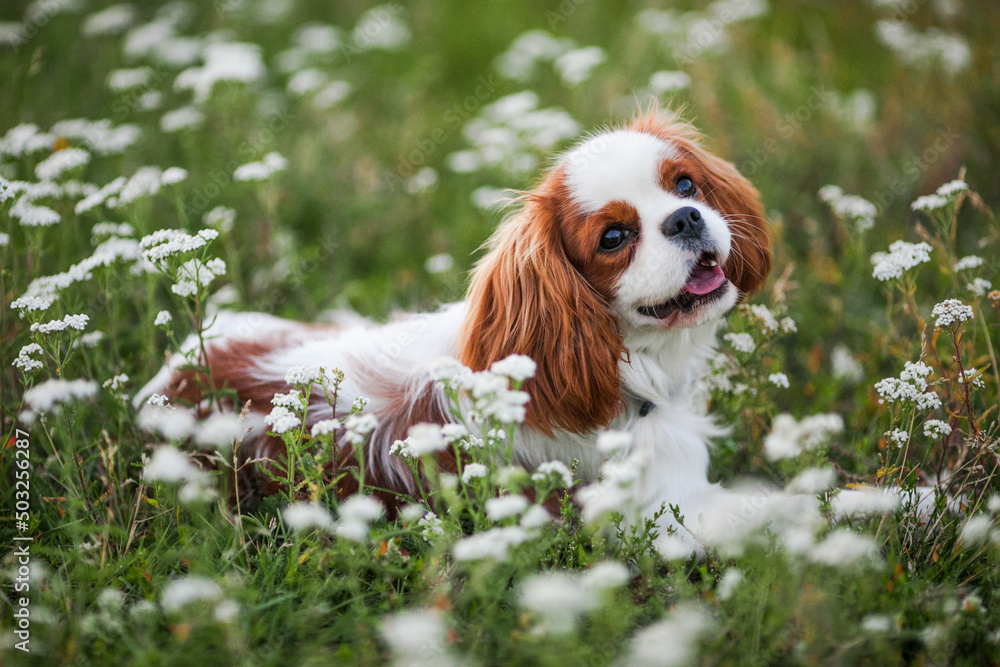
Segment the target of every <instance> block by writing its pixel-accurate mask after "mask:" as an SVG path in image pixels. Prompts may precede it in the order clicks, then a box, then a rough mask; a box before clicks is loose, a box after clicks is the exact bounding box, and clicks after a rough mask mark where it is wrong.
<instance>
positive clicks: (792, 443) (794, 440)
mask: <svg viewBox="0 0 1000 667" xmlns="http://www.w3.org/2000/svg"><path fill="white" fill-rule="evenodd" d="M843 429H844V420H843V419H842V418H841V417H840V415H836V414H820V415H812V416H810V417H806V418H805V419H803V420H802V421H801V422H797V421H796V420H795V418H794V417H792V416H791V415H789V414H784V413H783V414H779V415H777V416H776V417H775V418H774V423H773V425H772V429H771V433H770V434H768V435H767V437H765V438H764V453H765V454H767V457H768V458H769V459H771V460H772V461H774V460H777V459H783V458H791V457H795V456H798V455H799V454H800V453H802V451H803V450H810V449H815V448H816V447H817V446H819V445H820V444H822V443H823V442H824V441H825V440H827V439H828V438H829V437H831V436H832V435H835V434H837V433H840V432H841V431H842V430H843Z"/></svg>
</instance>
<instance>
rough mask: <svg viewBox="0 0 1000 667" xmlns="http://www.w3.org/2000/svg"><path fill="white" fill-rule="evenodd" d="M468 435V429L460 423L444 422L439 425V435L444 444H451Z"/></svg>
mask: <svg viewBox="0 0 1000 667" xmlns="http://www.w3.org/2000/svg"><path fill="white" fill-rule="evenodd" d="M468 436H469V429H467V428H465V426H463V425H462V424H444V425H443V426H441V437H443V438H444V443H445V444H446V445H451V444H453V443H455V442H457V441H459V440H461V439H462V438H467V437H468Z"/></svg>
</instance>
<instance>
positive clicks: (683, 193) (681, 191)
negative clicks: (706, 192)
mask: <svg viewBox="0 0 1000 667" xmlns="http://www.w3.org/2000/svg"><path fill="white" fill-rule="evenodd" d="M674 191H675V192H676V193H677V194H678V196H680V197H684V198H685V199H687V198H689V197H694V196H695V195H696V194H698V188H697V187H695V184H694V181H692V180H691V179H690V178H688V177H687V176H681V177H680V178H678V179H677V182H676V183H674Z"/></svg>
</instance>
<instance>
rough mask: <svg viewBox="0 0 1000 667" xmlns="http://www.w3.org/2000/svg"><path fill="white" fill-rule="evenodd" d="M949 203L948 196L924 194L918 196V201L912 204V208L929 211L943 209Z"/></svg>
mask: <svg viewBox="0 0 1000 667" xmlns="http://www.w3.org/2000/svg"><path fill="white" fill-rule="evenodd" d="M947 205H948V198H947V197H942V196H941V195H937V194H933V195H924V196H923V197H917V199H916V201H914V202H913V203H912V204H910V208H911V209H913V210H914V211H926V212H928V213H930V212H933V211H938V210H940V209H943V208H944V207H946V206H947Z"/></svg>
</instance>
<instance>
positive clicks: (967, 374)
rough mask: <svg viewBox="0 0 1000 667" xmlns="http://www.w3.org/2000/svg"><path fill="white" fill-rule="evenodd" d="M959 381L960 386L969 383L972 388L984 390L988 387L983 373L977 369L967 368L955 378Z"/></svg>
mask: <svg viewBox="0 0 1000 667" xmlns="http://www.w3.org/2000/svg"><path fill="white" fill-rule="evenodd" d="M955 379H956V380H958V382H959V384H965V383H966V382H969V383H970V384H971V386H973V387H977V388H979V389H982V388H983V387H985V386H986V384H985V383H984V382H983V374H982V372H981V371H977V370H976V369H975V368H966V369H965V370H964V371H962V372H961V373H959V374H958V376H957V377H956V378H955Z"/></svg>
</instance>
